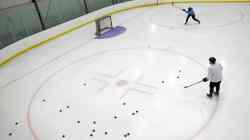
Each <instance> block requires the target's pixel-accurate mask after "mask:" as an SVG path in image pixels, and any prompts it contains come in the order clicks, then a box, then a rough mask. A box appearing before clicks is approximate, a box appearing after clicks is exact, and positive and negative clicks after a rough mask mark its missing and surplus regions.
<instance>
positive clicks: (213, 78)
mask: <svg viewBox="0 0 250 140" xmlns="http://www.w3.org/2000/svg"><path fill="white" fill-rule="evenodd" d="M209 64H210V66H209V67H208V73H207V76H206V77H205V78H203V79H202V81H203V82H207V81H210V83H209V89H210V90H209V94H207V96H208V97H210V98H211V97H213V94H214V95H215V96H219V93H220V85H221V81H222V70H223V67H222V65H221V64H219V63H217V62H216V58H215V57H210V58H209ZM214 88H215V89H216V91H215V92H214Z"/></svg>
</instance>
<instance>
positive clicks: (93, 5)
mask: <svg viewBox="0 0 250 140" xmlns="http://www.w3.org/2000/svg"><path fill="white" fill-rule="evenodd" d="M86 3H87V7H88V10H89V12H92V11H95V10H98V9H101V8H104V7H107V6H109V5H112V0H86Z"/></svg>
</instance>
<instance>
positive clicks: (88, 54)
mask: <svg viewBox="0 0 250 140" xmlns="http://www.w3.org/2000/svg"><path fill="white" fill-rule="evenodd" d="M178 6H180V7H186V6H187V5H178ZM193 7H194V8H195V10H196V12H197V16H198V18H199V19H200V20H201V24H200V25H198V24H196V23H194V22H193V21H192V20H191V22H190V24H189V25H187V26H184V25H183V23H184V20H185V15H184V14H183V13H182V12H181V11H180V10H179V9H177V8H174V7H171V6H167V5H164V6H159V7H151V8H141V9H136V10H130V11H127V12H123V13H119V14H116V15H113V17H112V18H113V24H114V25H120V26H124V27H126V28H127V31H126V32H125V33H123V34H121V35H119V36H117V37H114V38H109V39H103V40H96V39H94V36H93V37H92V38H90V37H89V35H94V25H93V24H91V25H88V26H87V27H84V28H81V29H79V30H78V31H76V32H73V33H71V34H69V35H66V36H64V37H62V38H60V39H57V40H55V41H53V42H51V43H49V44H48V45H47V46H44V47H41V48H37V49H34V50H32V51H31V52H28V53H26V54H25V55H23V56H21V57H18V58H17V59H15V60H14V61H12V62H11V63H10V64H8V65H6V66H5V67H3V68H1V69H0V77H1V79H0V139H1V140H55V139H58V140H60V139H66V140H88V139H95V140H105V139H108V140H119V139H131V140H141V139H144V140H152V139H157V140H166V139H171V140H190V139H194V140H211V139H213V140H249V139H250V133H249V130H250V110H249V108H248V107H249V106H250V95H249V92H248V90H249V89H248V88H249V87H248V86H249V83H248V80H249V79H250V63H249V60H250V53H249V52H250V40H249V36H250V28H249V26H250V5H249V4H209V5H204V4H202V5H201V4H196V5H194V6H193ZM53 30H55V29H53ZM12 47H13V46H12ZM210 56H215V57H216V58H217V59H218V61H219V62H221V63H222V65H223V67H224V71H223V72H224V80H223V82H222V87H221V97H220V98H219V99H218V98H213V99H211V100H209V99H207V98H206V97H205V94H206V93H207V91H208V83H202V84H200V85H197V86H194V87H190V88H187V89H184V88H183V87H184V86H185V85H187V84H189V83H192V82H195V81H198V80H200V79H201V78H202V77H203V76H205V75H206V66H207V64H208V58H209V57H210ZM178 76H179V78H177V77H178ZM85 84H86V85H85ZM43 99H45V102H43ZM124 102H125V103H126V105H123V103H124ZM67 106H69V108H67ZM60 109H61V110H62V112H60ZM136 110H137V111H138V113H135V115H132V113H134V112H136ZM114 116H117V117H118V118H117V119H114ZM77 121H80V123H79V124H78V123H77ZM93 121H96V122H97V123H96V124H93ZM15 122H18V125H15ZM92 129H95V130H96V132H94V133H93V134H94V136H93V137H90V136H89V135H90V133H91V131H92ZM105 131H107V132H108V135H105V134H104V132H105ZM128 132H129V133H130V136H128V137H127V138H124V136H123V135H124V134H126V133H128ZM9 133H12V136H9V135H8V134H9ZM62 135H65V138H62Z"/></svg>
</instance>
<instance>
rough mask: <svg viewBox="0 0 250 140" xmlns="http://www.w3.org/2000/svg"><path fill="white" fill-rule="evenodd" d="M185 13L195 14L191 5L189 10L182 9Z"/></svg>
mask: <svg viewBox="0 0 250 140" xmlns="http://www.w3.org/2000/svg"><path fill="white" fill-rule="evenodd" d="M182 10H183V11H184V12H185V13H187V14H188V15H190V16H193V15H195V13H194V10H193V8H191V7H189V8H188V10H186V9H182Z"/></svg>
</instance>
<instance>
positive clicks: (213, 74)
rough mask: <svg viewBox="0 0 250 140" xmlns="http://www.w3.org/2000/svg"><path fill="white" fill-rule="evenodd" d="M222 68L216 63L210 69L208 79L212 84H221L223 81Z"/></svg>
mask: <svg viewBox="0 0 250 140" xmlns="http://www.w3.org/2000/svg"><path fill="white" fill-rule="evenodd" d="M222 69H223V68H222V66H221V64H219V63H215V64H213V65H210V66H209V67H208V74H207V78H208V79H209V80H210V81H211V82H219V81H221V80H222Z"/></svg>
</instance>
